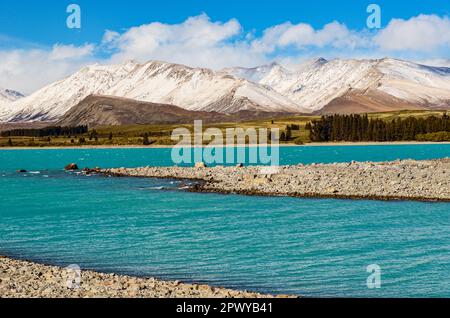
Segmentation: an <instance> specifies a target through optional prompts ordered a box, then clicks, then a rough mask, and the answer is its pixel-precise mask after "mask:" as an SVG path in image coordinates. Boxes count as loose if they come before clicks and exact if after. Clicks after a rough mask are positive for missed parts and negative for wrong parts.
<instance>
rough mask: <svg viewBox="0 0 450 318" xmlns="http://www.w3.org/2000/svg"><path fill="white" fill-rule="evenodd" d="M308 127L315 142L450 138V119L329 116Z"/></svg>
mask: <svg viewBox="0 0 450 318" xmlns="http://www.w3.org/2000/svg"><path fill="white" fill-rule="evenodd" d="M306 128H307V129H309V130H310V138H311V141H314V142H327V141H355V142H357V141H413V140H420V141H442V140H433V139H434V138H440V139H442V136H446V135H449V134H448V133H449V132H450V116H448V115H447V114H444V115H442V116H440V117H438V116H430V117H426V118H422V117H406V118H396V119H392V120H386V119H380V118H369V117H368V116H367V115H330V116H322V118H321V119H319V120H314V121H312V122H311V124H308V125H307V127H306ZM436 136H437V137H436ZM427 139H428V140H427Z"/></svg>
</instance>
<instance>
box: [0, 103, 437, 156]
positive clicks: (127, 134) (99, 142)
mask: <svg viewBox="0 0 450 318" xmlns="http://www.w3.org/2000/svg"><path fill="white" fill-rule="evenodd" d="M442 113H444V112H443V111H396V112H386V113H373V114H369V117H371V118H381V119H385V120H392V119H394V118H398V117H401V118H404V117H409V116H413V117H428V116H433V115H434V116H440V115H441V114H442ZM318 118H319V116H290V117H286V118H277V119H274V120H273V121H272V120H254V121H245V122H239V123H233V122H228V123H219V124H211V125H204V129H207V128H210V127H214V128H219V129H221V130H222V132H223V133H224V135H225V130H226V129H227V128H236V127H239V128H244V129H246V128H268V129H270V128H279V129H280V132H285V131H286V127H287V126H288V125H289V126H290V125H298V126H299V128H300V130H292V138H291V139H290V140H289V141H287V142H282V143H288V144H304V143H309V142H310V139H309V131H307V130H306V129H305V125H306V124H307V123H308V122H310V121H312V120H314V119H318ZM180 127H185V128H187V129H189V130H190V131H193V124H190V125H127V126H107V127H97V128H95V129H91V130H90V131H89V132H88V133H87V134H84V135H80V136H66V137H51V138H48V137H42V138H36V137H35V138H32V137H14V136H13V137H11V138H8V137H2V138H0V147H11V146H12V147H63V146H70V147H78V146H79V147H81V146H114V145H121V146H133V145H141V146H142V145H143V144H144V143H145V144H148V145H153V146H156V145H174V144H176V142H174V141H172V140H171V134H172V131H173V130H174V129H176V128H180ZM144 136H146V137H144Z"/></svg>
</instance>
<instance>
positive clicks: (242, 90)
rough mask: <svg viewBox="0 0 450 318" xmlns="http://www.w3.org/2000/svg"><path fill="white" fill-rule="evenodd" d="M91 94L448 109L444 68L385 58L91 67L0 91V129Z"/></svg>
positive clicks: (223, 107)
mask: <svg viewBox="0 0 450 318" xmlns="http://www.w3.org/2000/svg"><path fill="white" fill-rule="evenodd" d="M5 92H7V93H5ZM90 95H96V96H97V99H98V95H106V96H108V98H109V99H108V102H109V103H111V98H114V97H120V98H126V99H127V101H128V104H131V103H130V102H129V100H130V99H131V100H135V101H140V102H148V103H154V104H162V105H174V106H177V107H180V108H182V109H184V110H187V111H193V112H213V113H215V114H216V116H218V115H217V114H233V113H238V112H242V111H244V112H248V113H252V112H259V113H260V112H273V113H280V112H288V113H302V114H324V113H361V112H375V111H390V110H399V109H448V108H450V68H445V67H432V66H426V65H420V64H416V63H413V62H408V61H402V60H396V59H391V58H384V59H377V60H352V59H347V60H344V59H334V60H331V61H327V60H325V59H323V58H318V59H313V60H308V61H305V62H304V63H302V64H299V65H296V66H294V67H290V68H286V67H284V66H282V65H280V64H278V63H272V64H268V65H263V66H259V67H255V68H243V67H234V68H227V69H223V70H220V71H213V70H210V69H206V68H193V67H189V66H185V65H179V64H173V63H167V62H161V61H150V62H148V63H144V64H140V63H137V62H135V61H128V62H126V63H124V64H120V65H91V66H87V67H85V68H83V69H81V70H80V71H78V72H76V73H75V74H73V75H71V76H69V77H67V78H65V79H62V80H60V81H58V82H55V83H53V84H50V85H48V86H46V87H44V88H42V89H40V90H38V91H36V92H35V93H33V94H31V95H29V96H27V97H23V96H21V94H20V93H16V92H13V91H10V90H0V122H23V121H58V120H60V121H61V120H63V117H64V115H65V114H68V112H69V111H70V110H71V111H72V112H76V109H77V108H82V106H79V104H80V103H82V102H83V101H84V104H83V105H84V106H85V105H86V102H85V99H86V98H87V97H89V96H90ZM4 96H6V97H4ZM114 105H117V104H116V103H114ZM78 106H79V107H78ZM139 107H141V106H139ZM167 107H168V106H167ZM98 109H100V108H98ZM121 111H125V110H124V109H122V110H121Z"/></svg>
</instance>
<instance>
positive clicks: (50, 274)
mask: <svg viewBox="0 0 450 318" xmlns="http://www.w3.org/2000/svg"><path fill="white" fill-rule="evenodd" d="M74 277H75V276H74V272H71V271H69V270H67V269H64V268H60V267H56V266H48V265H41V264H37V263H33V262H28V261H20V260H14V259H11V258H7V257H2V256H0V298H273V297H274V296H271V295H262V294H259V293H252V292H244V291H235V290H230V289H225V288H214V287H211V286H207V285H196V284H184V283H180V282H177V281H175V282H168V281H160V280H157V279H154V278H137V277H130V276H123V275H116V274H103V273H98V272H93V271H81V279H80V285H79V288H74V287H75V285H74V284H75V282H76V281H75V280H73V278H74ZM68 282H69V283H72V285H68ZM277 297H279V298H287V297H290V296H283V295H280V296H277Z"/></svg>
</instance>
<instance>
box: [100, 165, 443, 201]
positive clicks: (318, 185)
mask: <svg viewBox="0 0 450 318" xmlns="http://www.w3.org/2000/svg"><path fill="white" fill-rule="evenodd" d="M101 172H102V173H103V174H106V175H110V176H116V177H147V178H165V179H179V180H191V181H194V182H192V185H191V186H190V190H191V191H196V192H215V193H224V194H244V195H263V196H291V197H303V198H342V199H374V200H412V201H446V202H450V158H445V159H438V160H424V161H416V160H397V161H392V162H378V163H377V162H352V163H334V164H312V165H306V166H305V165H302V164H299V165H293V166H282V167H253V166H249V167H223V166H218V167H214V168H207V167H201V165H200V166H199V167H197V168H181V167H163V168H161V167H142V168H132V169H126V168H117V169H104V170H102V171H101Z"/></svg>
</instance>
